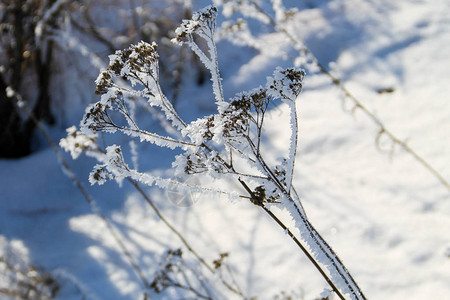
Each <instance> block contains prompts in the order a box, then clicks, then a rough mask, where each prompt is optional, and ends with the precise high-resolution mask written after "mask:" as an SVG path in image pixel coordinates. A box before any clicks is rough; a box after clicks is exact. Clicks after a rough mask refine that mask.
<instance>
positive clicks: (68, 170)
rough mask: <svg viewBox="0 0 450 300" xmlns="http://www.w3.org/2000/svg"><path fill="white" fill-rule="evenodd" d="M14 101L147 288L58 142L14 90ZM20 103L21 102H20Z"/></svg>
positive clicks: (145, 283)
mask: <svg viewBox="0 0 450 300" xmlns="http://www.w3.org/2000/svg"><path fill="white" fill-rule="evenodd" d="M10 99H11V100H12V101H14V103H15V104H16V105H17V106H18V108H19V109H23V110H24V111H25V113H26V114H27V115H28V117H29V118H30V119H31V120H32V121H33V122H34V123H35V125H36V127H37V128H38V129H39V131H40V132H41V133H42V134H43V135H44V137H45V139H46V140H47V142H48V143H49V144H50V146H51V147H52V149H53V150H54V151H55V153H56V156H57V158H58V161H59V163H60V164H61V166H62V168H63V170H64V171H63V173H64V174H65V175H66V176H67V177H69V178H70V180H72V182H73V183H74V184H75V186H76V187H77V188H78V189H79V190H80V192H81V193H82V194H83V196H84V198H85V200H86V201H87V202H88V204H89V206H90V207H91V209H92V211H93V212H94V213H95V214H96V215H97V216H98V217H99V218H100V219H101V220H102V221H103V222H104V224H105V225H106V228H107V230H108V231H109V232H110V234H111V236H112V237H113V238H114V240H115V241H116V243H117V245H118V246H119V248H120V250H121V251H122V253H123V254H124V255H125V257H126V258H127V260H128V262H129V263H130V265H131V266H132V268H133V269H134V271H135V272H136V274H137V275H138V277H139V279H140V280H141V281H142V284H143V285H144V287H145V288H148V287H149V286H150V284H149V282H148V281H147V279H146V278H145V276H144V273H143V272H142V270H141V268H140V267H139V266H138V264H137V262H136V261H135V260H134V258H133V256H132V255H131V253H130V252H129V251H128V249H127V248H126V246H125V244H124V243H123V242H122V239H121V238H120V236H119V234H118V233H117V232H116V231H115V229H114V226H113V225H112V224H111V223H110V222H109V221H108V219H107V218H106V216H105V215H104V214H103V213H102V212H101V210H100V207H99V206H98V205H97V203H96V202H95V200H94V199H93V198H92V197H91V195H90V194H89V193H88V192H87V190H86V189H85V188H84V186H83V184H82V183H81V182H80V181H79V180H78V178H77V177H76V175H75V173H74V172H73V171H72V169H71V168H70V166H69V164H68V163H67V161H66V160H65V159H64V157H63V156H62V154H61V151H60V150H59V148H58V146H57V145H56V143H55V142H54V141H53V139H52V138H51V137H50V135H49V134H48V132H47V130H46V129H45V128H44V127H43V126H42V124H41V122H40V121H39V120H38V119H37V118H36V116H35V115H34V114H33V112H32V111H31V110H30V108H29V107H28V105H27V104H26V102H25V101H23V100H22V98H21V96H20V95H19V94H17V92H15V91H14V97H13V98H10ZM19 103H20V104H19Z"/></svg>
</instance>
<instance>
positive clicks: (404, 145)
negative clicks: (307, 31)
mask: <svg viewBox="0 0 450 300" xmlns="http://www.w3.org/2000/svg"><path fill="white" fill-rule="evenodd" d="M251 3H252V4H253V6H254V7H255V8H256V9H257V10H258V11H259V12H260V13H262V14H264V15H265V16H266V17H267V18H268V20H270V23H271V24H272V25H273V26H274V27H275V28H276V29H278V30H279V31H280V32H282V33H284V34H285V35H286V37H287V38H288V39H290V40H291V41H292V43H294V45H296V46H297V47H299V48H300V51H301V52H303V53H304V54H305V55H307V56H309V58H310V59H311V60H312V63H313V64H314V65H315V66H317V67H318V68H319V70H320V72H321V73H322V74H324V75H326V76H327V77H328V78H329V79H330V80H331V82H332V83H333V84H334V85H335V86H336V87H338V88H339V89H340V90H341V91H342V92H343V93H344V95H345V96H346V97H347V98H348V99H350V100H351V101H352V102H353V108H352V109H351V111H352V112H354V111H355V110H357V109H359V110H361V111H362V112H363V113H364V114H365V115H366V116H368V117H369V118H370V119H371V120H372V121H373V122H374V123H375V124H376V125H377V126H378V127H379V134H378V137H379V136H380V135H383V134H384V135H386V136H387V137H389V139H390V140H391V141H392V143H393V144H394V145H399V146H400V147H402V148H403V150H405V151H406V152H407V153H408V154H410V155H411V156H412V157H414V159H415V160H417V161H418V162H419V163H420V164H421V165H422V166H423V167H425V168H426V169H427V170H428V171H429V172H430V173H431V174H432V175H433V176H434V177H436V179H437V180H438V181H439V182H440V183H441V184H442V185H443V186H444V187H445V188H446V189H447V190H448V191H450V182H449V181H447V180H446V179H445V178H444V177H443V176H442V175H441V174H440V173H439V172H438V171H437V170H436V169H435V168H434V167H433V166H431V164H430V163H428V162H427V161H426V160H425V159H424V158H423V157H422V156H420V155H419V154H418V153H417V152H416V151H415V150H414V149H412V148H411V147H410V146H408V144H407V143H406V142H405V141H403V140H401V139H400V138H398V137H397V136H396V135H394V133H392V131H390V130H389V129H387V128H386V126H385V125H384V124H383V122H382V121H381V120H380V119H379V118H378V117H376V116H375V115H374V114H373V113H372V112H370V110H369V109H368V108H367V107H365V106H364V105H363V104H362V103H361V101H359V100H358V99H357V98H356V97H355V96H354V95H353V94H352V93H351V92H350V91H349V90H348V89H347V88H346V87H345V86H344V85H343V83H342V81H341V80H340V79H339V78H338V77H336V76H335V75H333V74H331V73H330V71H328V70H327V68H325V66H324V65H322V64H321V63H320V62H319V60H318V59H317V57H316V56H315V55H314V54H313V53H312V52H311V50H310V49H309V48H308V47H306V45H304V44H303V43H301V42H300V41H298V40H297V38H295V37H294V36H293V35H292V34H291V33H290V32H289V31H288V30H286V28H284V27H283V26H281V25H279V24H278V23H277V22H276V21H275V20H274V19H273V18H272V16H270V15H269V14H268V13H267V12H265V11H264V10H263V9H262V8H261V7H260V6H259V5H258V4H257V3H256V2H254V1H251ZM378 139H379V138H377V142H378ZM378 148H379V147H378Z"/></svg>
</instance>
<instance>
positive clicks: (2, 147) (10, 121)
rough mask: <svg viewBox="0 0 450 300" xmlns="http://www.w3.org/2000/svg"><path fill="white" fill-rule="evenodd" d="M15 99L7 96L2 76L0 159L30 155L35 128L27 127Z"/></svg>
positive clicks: (0, 93) (0, 82)
mask: <svg viewBox="0 0 450 300" xmlns="http://www.w3.org/2000/svg"><path fill="white" fill-rule="evenodd" d="M13 101H14V99H8V97H7V95H6V83H5V81H4V79H3V76H0V157H5V158H18V157H22V156H26V155H28V154H30V140H31V136H32V133H33V128H34V127H30V126H29V125H27V126H25V125H24V124H23V122H22V120H21V118H20V115H19V113H18V112H17V108H16V106H15V105H14V102H13Z"/></svg>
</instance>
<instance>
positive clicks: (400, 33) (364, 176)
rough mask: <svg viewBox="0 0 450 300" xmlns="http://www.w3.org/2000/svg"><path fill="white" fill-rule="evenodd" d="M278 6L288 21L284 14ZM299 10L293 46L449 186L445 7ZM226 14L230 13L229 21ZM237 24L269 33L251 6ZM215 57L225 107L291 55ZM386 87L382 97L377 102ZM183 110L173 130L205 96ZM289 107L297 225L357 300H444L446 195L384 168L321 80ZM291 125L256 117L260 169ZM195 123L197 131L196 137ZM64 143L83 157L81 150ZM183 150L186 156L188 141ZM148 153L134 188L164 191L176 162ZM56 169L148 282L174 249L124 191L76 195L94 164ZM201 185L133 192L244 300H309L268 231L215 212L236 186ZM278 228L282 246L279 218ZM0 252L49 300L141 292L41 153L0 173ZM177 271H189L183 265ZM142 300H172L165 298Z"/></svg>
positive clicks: (285, 248) (423, 178) (232, 52)
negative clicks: (294, 138)
mask: <svg viewBox="0 0 450 300" xmlns="http://www.w3.org/2000/svg"><path fill="white" fill-rule="evenodd" d="M203 2H205V1H203ZM206 2H207V1H206ZM261 2H264V1H261ZM267 2H269V1H267ZM274 2H276V3H278V2H279V1H274ZM284 2H285V6H286V7H287V8H288V7H291V6H294V4H295V3H296V1H284ZM303 2H304V1H302V3H303ZM306 2H308V3H311V4H314V5H315V7H314V8H309V9H306V8H305V7H303V6H299V17H298V18H299V20H298V23H297V26H296V28H295V29H296V32H297V33H298V34H299V36H301V37H303V38H304V42H305V44H306V46H308V47H309V48H310V49H311V51H312V52H313V53H314V54H316V55H317V57H318V59H319V61H321V62H322V63H323V64H324V65H326V66H328V64H329V63H331V62H333V61H335V64H334V65H333V69H335V70H336V71H337V72H338V73H339V74H340V76H341V78H342V79H343V83H344V85H345V86H346V87H347V88H348V90H350V91H351V92H352V93H353V94H354V95H355V96H356V97H357V98H358V99H359V100H360V101H361V102H362V103H363V104H364V105H365V106H366V107H367V108H369V110H370V111H371V112H373V113H374V114H375V115H376V116H377V117H378V118H379V119H380V120H382V122H383V123H384V125H385V126H386V127H387V128H389V129H390V130H391V131H392V132H393V133H394V134H396V136H398V137H399V138H400V139H402V140H407V141H408V145H409V146H410V147H411V148H413V149H414V150H415V151H416V152H417V153H418V154H419V155H421V156H422V157H423V158H424V159H425V160H426V161H427V162H429V163H430V164H431V165H432V166H433V167H434V168H435V169H436V170H437V171H438V172H440V173H441V174H442V176H443V177H444V178H445V179H447V180H450V143H449V141H450V101H449V96H448V95H449V94H450V85H449V84H448V81H449V78H450V68H449V67H450V56H449V55H448V53H450V5H449V3H448V1H447V0H423V1H412V0H398V1H394V2H393V1H388V0H368V1H365V0H333V1H306ZM301 5H303V4H301ZM227 9H228V12H229V13H231V11H232V10H233V7H232V6H231V5H229V6H227ZM220 13H221V12H220V11H219V14H220ZM245 14H247V15H249V16H252V17H255V18H256V19H260V20H263V21H264V22H266V23H267V22H268V21H267V20H266V19H264V17H263V16H261V15H260V14H258V13H257V12H256V11H254V10H252V9H251V7H248V11H247V12H245ZM241 17H242V16H241ZM253 25H254V24H253ZM267 26H269V25H267ZM249 28H250V29H251V30H254V26H249ZM268 28H269V27H268ZM267 37H270V38H273V39H274V41H277V45H275V46H274V49H277V48H281V49H284V51H286V52H285V53H288V54H289V55H291V54H292V51H290V50H288V49H287V46H286V45H284V44H283V42H284V43H287V41H286V39H284V38H283V37H282V36H280V34H274V33H270V32H268V33H267ZM262 38H263V37H262ZM264 42H265V43H267V41H264ZM262 44H263V43H260V45H262ZM217 47H218V58H219V67H220V71H221V74H222V77H223V81H222V84H223V87H224V93H225V99H227V97H232V96H233V95H234V92H242V91H246V90H251V89H253V88H255V87H257V86H259V85H261V84H264V82H265V78H266V77H267V76H270V75H272V73H273V71H274V69H275V67H277V66H278V65H281V66H283V67H291V66H292V65H293V64H294V62H293V59H295V55H291V56H290V57H287V58H286V57H285V56H286V55H282V56H281V55H280V56H278V57H277V56H274V53H266V52H264V51H262V52H261V53H260V54H256V55H255V53H254V51H252V50H251V49H249V48H237V47H236V46H230V45H229V44H227V43H226V42H221V43H218V45H217ZM291 58H292V59H291ZM290 59H291V60H290ZM243 60H245V62H246V64H244V65H243V66H241V67H239V68H236V66H235V65H234V64H236V61H239V62H241V61H243ZM207 63H211V62H210V61H209V60H208V61H207ZM211 64H212V63H211ZM211 69H214V66H211ZM229 69H230V70H235V72H233V73H230V72H228V71H227V70H229ZM225 74H226V75H225ZM215 81H216V82H219V81H220V78H219V77H217V78H215ZM386 88H392V89H393V90H394V91H393V92H392V93H382V94H379V93H377V90H380V89H386ZM93 92H94V91H92V94H93ZM215 93H216V96H217V93H218V91H217V89H215ZM181 95H182V96H181V97H180V100H179V106H178V107H177V108H179V109H180V115H183V117H185V118H187V119H190V120H195V119H197V118H202V117H204V116H205V115H208V114H211V113H214V111H206V112H205V111H202V109H201V108H198V107H197V106H195V105H196V104H198V103H206V102H207V101H210V102H214V95H213V93H212V92H211V85H208V84H206V85H204V86H200V87H193V86H192V87H184V90H183V91H181ZM205 95H206V96H205ZM296 106H297V110H298V111H297V113H298V114H297V117H298V126H299V136H298V149H297V152H296V162H295V172H294V176H293V182H292V186H293V187H295V189H296V190H297V192H298V193H299V195H300V198H301V200H302V204H303V207H304V209H305V211H306V213H307V215H308V217H309V218H310V221H311V223H312V224H313V225H314V226H315V227H316V229H317V230H318V231H319V232H320V233H321V234H322V235H323V237H324V238H325V239H326V240H327V242H328V243H329V244H330V245H331V246H332V247H333V249H334V250H335V251H336V253H337V254H338V255H339V257H340V258H341V259H342V261H343V262H344V264H345V265H346V267H347V268H348V269H349V271H350V273H351V274H352V276H353V277H354V279H355V280H356V282H357V283H358V285H359V286H360V287H361V289H362V290H363V292H364V293H365V295H366V296H367V298H368V299H387V300H389V299H392V300H396V299H410V300H422V299H447V298H448V295H449V294H450V284H449V283H450V255H449V253H450V191H449V190H448V189H446V188H445V187H444V186H443V185H442V184H441V183H440V182H439V181H438V180H437V179H436V178H435V177H434V176H433V175H432V174H431V173H430V172H429V171H428V170H426V169H425V168H424V167H423V166H422V165H421V164H420V163H419V162H417V160H415V159H414V158H413V157H412V156H411V155H409V154H408V153H406V152H405V151H403V150H402V149H401V147H399V146H396V147H395V148H394V151H393V153H391V154H389V153H385V152H383V151H380V150H378V149H377V145H376V143H375V139H376V137H377V133H378V130H379V128H378V127H377V125H376V124H374V123H373V122H372V121H371V120H370V119H368V118H367V117H366V116H365V115H364V114H363V113H362V112H361V111H360V110H356V111H355V112H354V113H353V114H352V113H350V112H348V110H351V109H352V105H351V102H350V101H349V100H348V99H347V100H345V99H342V97H341V95H340V92H339V90H338V89H337V88H336V87H334V86H333V85H332V84H331V83H330V81H329V79H327V78H326V77H325V76H323V75H320V74H319V73H315V74H310V73H307V75H306V76H305V79H304V83H303V91H302V93H301V94H300V96H299V97H298V99H297V103H296ZM202 107H212V106H208V105H207V104H204V105H203V106H202ZM168 111H169V110H168ZM167 113H169V112H167ZM289 116H290V110H289V107H288V105H280V106H277V107H273V108H272V110H271V112H270V113H269V114H268V115H267V116H266V118H267V119H266V120H265V122H267V124H266V134H267V136H266V137H267V138H266V141H265V143H264V147H263V151H265V154H266V155H271V156H275V157H287V156H288V154H289V145H290V134H291V132H290V130H289V126H290V123H289ZM201 123H202V122H200V121H199V122H198V124H197V125H198V128H199V129H198V130H199V134H200V130H201V129H202V128H203V124H201ZM155 127H157V126H155ZM52 130H53V131H57V132H56V133H55V132H53V136H60V137H62V136H64V135H65V131H64V129H62V128H59V129H52ZM130 134H131V135H134V134H133V133H131V132H130ZM37 138H38V139H39V136H38V137H37ZM73 138H76V139H80V141H79V142H80V144H81V145H83V146H85V147H90V146H91V142H90V140H89V139H87V138H82V137H81V136H74V137H73ZM158 138H159V136H158ZM192 138H194V139H195V141H194V142H196V141H197V140H199V141H200V138H201V137H195V136H194V137H192ZM152 139H153V138H152V137H151V138H150V137H149V140H152ZM119 142H120V140H117V141H115V143H119ZM166 142H167V144H168V145H170V146H178V145H176V144H174V143H173V142H172V141H166ZM41 143H42V144H44V142H41ZM62 145H64V142H63V144H62ZM125 147H126V146H125ZM153 147H154V145H148V146H147V145H146V146H140V145H138V147H137V150H139V152H140V155H139V168H140V170H141V169H142V170H143V169H144V168H151V172H150V173H145V174H144V173H142V174H141V173H137V172H136V173H133V176H134V178H135V179H137V180H142V181H145V180H147V181H152V182H155V181H156V184H157V185H160V186H164V185H168V184H171V183H173V182H169V181H167V180H163V179H162V178H167V177H170V176H171V175H173V170H172V168H171V162H172V158H173V157H174V151H176V150H173V151H172V150H170V149H164V150H167V151H160V150H155V148H153ZM380 148H382V149H387V150H389V149H390V148H391V144H390V143H389V141H388V140H387V139H386V137H382V139H381V140H380ZM72 150H73V155H75V156H77V155H78V154H79V153H78V152H77V151H78V149H72ZM135 150H136V149H134V148H133V150H132V151H133V153H134V151H135ZM291 151H292V150H291ZM123 152H124V153H123V155H124V156H125V158H127V155H128V154H127V152H126V150H125V149H123ZM133 153H132V155H134V154H133ZM177 153H178V152H177ZM65 158H66V159H67V160H68V161H69V164H70V166H71V167H72V168H73V171H74V174H75V175H76V176H77V177H78V179H80V180H81V181H82V182H83V184H84V185H85V187H86V189H87V190H88V191H89V193H91V195H92V196H93V198H95V200H96V202H97V203H98V205H99V207H100V209H101V210H102V212H103V213H104V214H105V215H106V216H107V217H108V218H109V219H110V220H111V221H112V223H113V224H114V225H115V226H116V227H117V229H118V231H120V232H121V235H122V236H123V240H124V242H125V244H126V246H127V247H128V249H129V251H130V253H131V254H132V255H133V257H134V258H135V259H136V260H137V262H138V263H139V264H140V266H141V267H142V269H143V270H144V272H145V275H146V276H148V278H149V280H150V281H151V279H152V276H153V274H154V272H155V271H156V268H157V266H158V263H159V259H160V257H161V255H162V254H163V253H164V252H165V251H166V250H167V249H168V248H169V247H171V248H173V249H176V248H179V247H182V246H183V245H182V244H181V242H180V241H179V240H178V239H177V237H176V236H174V235H173V233H172V232H171V231H170V230H168V229H167V227H165V226H164V225H163V224H162V222H161V221H160V220H159V219H158V218H157V217H156V215H155V214H154V212H153V211H152V209H151V208H150V207H149V206H148V205H147V204H146V203H145V201H144V200H143V198H142V197H141V196H140V195H139V193H138V192H137V191H136V190H135V189H134V188H133V187H132V186H131V185H129V184H128V183H127V182H126V181H124V182H123V186H122V188H118V187H117V185H116V184H115V183H114V182H113V181H107V182H105V183H104V184H103V185H102V186H98V185H95V186H89V182H88V176H89V173H90V171H91V170H92V167H93V165H95V164H96V162H94V161H93V160H92V159H86V158H84V157H80V158H78V159H77V160H76V161H72V160H71V159H70V155H69V154H66V155H65ZM128 161H130V162H131V161H132V160H131V159H129V160H128ZM122 171H123V170H122ZM116 175H117V174H116ZM118 175H123V174H122V173H120V174H118ZM196 180H198V181H200V182H202V181H206V180H207V179H206V176H205V177H202V176H199V177H196ZM203 184H205V185H206V189H207V190H208V191H209V193H205V194H204V197H203V198H200V199H199V200H198V201H197V202H195V203H194V205H192V206H190V207H180V206H176V205H173V203H171V202H170V201H168V196H167V193H166V192H164V191H163V190H160V189H158V188H157V187H154V188H146V189H145V191H146V192H148V194H149V195H150V197H151V198H152V199H153V201H154V202H155V203H156V205H157V206H158V208H159V209H160V210H161V212H162V213H163V214H164V215H165V216H166V218H167V219H169V220H170V221H171V222H172V223H173V224H174V226H175V227H176V228H177V229H178V230H179V231H180V232H182V233H183V235H184V236H185V238H186V240H188V241H189V242H190V243H192V244H193V245H194V246H195V247H196V249H197V250H198V252H199V253H200V254H201V255H202V256H203V257H204V258H205V259H206V260H207V261H208V262H212V261H213V260H214V259H217V257H218V254H219V253H223V252H227V253H229V257H228V258H227V262H228V264H229V265H230V267H231V269H232V270H233V272H234V276H235V277H236V279H237V282H238V283H239V285H240V288H241V289H242V290H243V292H244V294H245V295H246V296H249V297H251V296H259V298H260V299H271V298H273V296H275V295H279V294H280V293H281V292H282V291H284V292H286V293H291V294H296V295H301V296H299V297H304V299H314V298H316V297H318V296H319V295H326V294H327V293H328V290H327V289H328V288H329V287H328V286H327V284H326V282H324V281H323V279H322V278H321V276H320V275H319V274H318V272H317V271H316V270H315V269H314V268H313V267H312V266H311V264H310V263H309V261H308V260H307V259H306V258H305V257H304V255H303V254H302V253H301V252H300V251H298V248H296V246H295V245H294V244H293V243H292V241H291V239H290V238H289V237H288V236H287V235H286V234H284V232H283V230H281V228H278V227H277V226H276V224H274V223H273V222H272V221H271V220H270V219H269V218H267V216H266V215H265V214H264V213H263V212H262V211H260V210H259V209H258V208H257V207H256V206H254V205H253V204H251V203H249V201H246V200H245V199H241V200H240V201H234V202H230V201H227V200H226V199H227V197H226V196H224V194H226V193H230V194H232V196H233V197H235V198H238V197H237V196H236V195H237V193H239V194H242V195H245V191H244V190H243V189H242V187H240V186H239V185H238V183H236V182H233V181H227V180H218V181H207V182H202V185H203ZM189 188H191V186H190V185H189V184H182V185H180V189H181V191H182V192H187V191H188V189H189ZM195 188H196V187H195ZM202 192H203V191H202ZM274 206H276V205H274ZM280 214H281V216H282V217H283V220H284V221H285V222H286V224H287V226H288V227H289V229H291V230H292V231H294V233H296V231H295V224H293V222H291V221H290V218H289V216H288V215H287V213H286V212H280ZM5 249H12V250H13V251H16V252H17V254H18V255H20V256H22V257H23V260H24V261H26V262H32V263H34V264H37V265H40V266H42V267H43V268H44V269H45V270H47V271H49V272H52V273H53V274H54V276H55V278H57V279H59V280H60V281H61V283H62V286H61V291H60V293H59V296H57V299H81V298H82V295H83V294H85V295H86V297H87V299H124V300H128V299H143V293H142V292H143V289H142V285H141V282H140V281H139V278H138V277H137V276H136V274H135V273H134V271H133V269H132V268H131V267H130V266H129V264H128V262H127V260H126V258H124V255H123V253H121V251H120V248H119V247H118V246H117V245H116V243H115V241H114V239H113V238H112V237H111V236H110V234H109V233H108V231H107V229H106V227H105V226H104V224H103V223H102V222H101V220H99V218H98V217H97V216H96V215H95V213H94V212H92V211H91V210H90V208H89V206H88V205H87V204H86V202H85V199H84V198H83V195H82V194H81V193H80V191H79V190H78V189H77V188H76V186H75V185H74V184H73V183H72V181H71V180H70V179H69V178H67V177H66V176H64V174H63V173H62V172H61V168H60V166H59V163H58V159H57V158H56V155H55V154H54V152H53V150H51V148H50V147H47V148H45V147H42V148H41V149H40V150H39V151H38V152H35V153H34V154H32V155H30V156H29V157H26V158H23V159H20V160H5V159H3V160H0V255H2V254H4V253H5V251H6V250H5ZM14 249H16V250H14ZM8 251H9V250H8ZM185 256H186V258H187V259H188V260H189V261H190V262H192V261H193V259H192V255H190V254H189V253H188V251H185ZM0 278H1V277H0ZM0 286H2V285H0ZM77 287H78V288H77ZM321 293H322V294H321ZM172 296H174V297H175V295H173V294H172ZM176 296H178V297H179V296H180V295H176ZM1 297H2V296H1V295H0V298H1ZM151 297H152V299H154V298H155V299H159V298H158V297H160V298H161V299H170V297H169V296H167V295H166V297H165V298H164V294H161V295H156V294H151ZM334 299H337V297H335V298H334Z"/></svg>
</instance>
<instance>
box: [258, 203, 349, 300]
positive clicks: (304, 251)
mask: <svg viewBox="0 0 450 300" xmlns="http://www.w3.org/2000/svg"><path fill="white" fill-rule="evenodd" d="M262 208H263V209H264V211H265V212H266V213H267V214H268V215H269V216H270V217H271V218H272V219H273V220H274V221H275V222H276V223H277V224H278V225H280V227H281V228H283V230H284V232H285V233H287V234H288V235H289V237H290V238H291V239H292V240H293V241H294V242H295V244H297V246H298V247H299V248H300V249H301V250H302V251H303V253H304V254H305V255H306V257H307V258H308V259H309V261H311V263H312V264H313V265H314V267H315V268H316V269H317V270H318V271H319V273H320V274H321V275H322V277H323V278H324V279H325V280H326V282H327V283H328V284H329V285H330V287H331V288H332V289H333V291H334V292H335V293H336V295H338V297H339V298H340V299H342V300H345V298H344V296H343V295H342V294H341V292H340V291H339V289H338V288H337V287H336V286H335V285H334V283H333V281H332V280H331V279H330V277H328V275H327V274H326V273H325V271H324V270H323V269H322V267H321V266H320V265H319V264H318V263H317V261H316V260H315V259H314V257H313V256H312V255H311V254H310V253H309V251H308V249H306V248H305V246H303V244H302V243H301V242H300V241H299V240H298V239H297V238H296V237H295V235H294V234H293V233H292V232H291V231H290V230H289V228H287V227H286V225H284V223H283V222H282V221H281V220H280V219H278V217H277V216H276V215H275V214H273V213H272V212H271V211H270V210H269V209H268V208H267V207H265V206H263V207H262Z"/></svg>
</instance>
